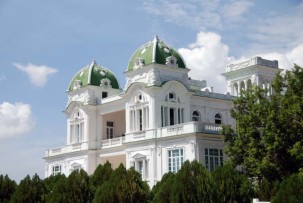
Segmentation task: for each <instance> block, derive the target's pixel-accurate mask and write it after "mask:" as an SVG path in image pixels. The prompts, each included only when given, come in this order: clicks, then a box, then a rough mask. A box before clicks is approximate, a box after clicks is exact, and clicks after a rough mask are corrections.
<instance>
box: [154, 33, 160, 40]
mask: <svg viewBox="0 0 303 203" xmlns="http://www.w3.org/2000/svg"><path fill="white" fill-rule="evenodd" d="M154 41H156V42H157V41H159V37H158V35H157V34H155V37H154Z"/></svg>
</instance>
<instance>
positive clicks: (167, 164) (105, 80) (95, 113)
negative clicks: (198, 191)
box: [44, 37, 279, 186]
mask: <svg viewBox="0 0 303 203" xmlns="http://www.w3.org/2000/svg"><path fill="white" fill-rule="evenodd" d="M189 71H190V70H189V69H188V68H187V67H186V64H185V61H184V60H183V58H182V56H181V55H180V54H179V53H178V52H177V51H175V50H174V49H173V48H171V47H168V46H167V45H166V44H165V43H164V42H163V41H161V40H159V39H158V37H155V38H154V39H153V40H152V41H150V42H148V43H146V44H144V45H143V46H142V47H140V48H139V49H138V50H136V51H135V53H134V54H133V56H132V57H131V59H130V61H129V64H128V67H127V70H126V72H125V77H126V85H125V87H124V88H123V89H122V88H121V87H120V85H119V82H118V80H117V79H116V77H115V75H114V74H113V73H112V72H111V71H110V70H109V69H106V68H104V67H102V66H100V65H98V64H97V63H96V62H95V61H94V62H92V63H91V64H90V65H88V66H86V67H84V68H82V69H81V70H80V71H79V72H78V73H76V75H75V76H74V77H73V78H72V80H71V83H70V85H69V87H68V91H67V95H68V103H67V106H66V109H65V111H64V113H65V114H66V116H67V135H66V138H67V140H66V145H65V146H62V147H58V148H55V149H49V150H47V151H46V154H45V157H44V159H45V176H46V177H48V176H50V175H52V174H53V175H55V174H57V173H64V174H66V175H69V174H70V173H71V172H72V171H73V170H80V169H84V170H86V171H87V172H88V173H89V174H92V173H93V172H94V170H95V168H96V167H97V165H98V164H104V163H105V162H106V161H107V160H108V161H109V162H110V163H111V164H112V167H113V168H116V167H117V166H118V165H119V164H120V163H122V164H124V166H125V167H126V168H130V167H135V169H136V170H137V171H138V172H139V173H140V174H141V175H142V178H143V179H144V180H146V181H147V182H148V184H149V185H150V186H153V185H154V184H155V183H156V182H157V181H159V180H161V178H162V176H163V175H164V174H165V173H167V172H168V171H172V172H177V171H178V170H179V169H180V168H181V166H182V164H183V162H184V161H185V160H190V161H191V160H194V159H196V160H198V161H200V162H201V163H202V164H204V166H205V167H206V168H207V169H208V170H210V171H212V170H214V168H216V167H218V166H221V165H222V164H223V162H224V160H225V159H226V158H227V157H226V156H225V155H224V153H223V150H222V149H223V147H224V142H223V137H222V135H220V130H221V126H222V124H225V125H232V126H235V125H234V121H233V120H232V118H231V116H230V112H229V110H230V109H231V108H232V99H233V98H234V96H237V95H238V94H239V92H240V90H241V88H242V89H245V88H249V87H250V86H251V85H253V84H256V85H260V84H266V85H267V83H270V81H271V80H272V78H273V77H274V75H275V74H276V73H277V72H278V71H279V69H278V64H277V61H268V60H264V59H262V58H260V57H255V58H253V59H251V61H248V62H247V63H245V62H244V63H242V64H237V65H229V66H228V67H227V71H226V73H224V74H223V75H224V76H225V77H226V78H227V84H228V85H227V89H228V92H227V93H226V94H220V93H215V92H213V88H211V87H207V83H206V81H205V80H193V79H190V78H189V77H188V72H189ZM265 81H266V83H265Z"/></svg>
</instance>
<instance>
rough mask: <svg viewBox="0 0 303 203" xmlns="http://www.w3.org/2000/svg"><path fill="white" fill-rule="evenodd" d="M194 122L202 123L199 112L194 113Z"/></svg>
mask: <svg viewBox="0 0 303 203" xmlns="http://www.w3.org/2000/svg"><path fill="white" fill-rule="evenodd" d="M192 121H200V114H199V112H198V111H194V112H193V114H192Z"/></svg>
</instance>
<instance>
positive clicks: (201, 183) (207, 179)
mask: <svg viewBox="0 0 303 203" xmlns="http://www.w3.org/2000/svg"><path fill="white" fill-rule="evenodd" d="M215 192H216V191H215V188H214V182H213V180H212V178H211V175H210V173H209V172H208V171H207V170H206V169H205V168H204V166H203V165H202V164H200V163H199V162H198V161H197V160H194V161H192V162H189V161H185V162H184V164H183V166H182V167H181V169H180V170H179V171H178V173H177V174H176V177H175V180H174V183H173V185H172V194H173V196H172V197H171V198H172V202H214V201H215V197H216V194H215Z"/></svg>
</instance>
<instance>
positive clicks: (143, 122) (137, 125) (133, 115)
mask: <svg viewBox="0 0 303 203" xmlns="http://www.w3.org/2000/svg"><path fill="white" fill-rule="evenodd" d="M133 101H134V104H133V105H131V107H130V108H129V131H130V132H136V131H142V130H146V129H149V103H148V98H147V97H146V95H145V94H144V93H143V92H138V93H137V95H136V96H135V97H134V99H133Z"/></svg>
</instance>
